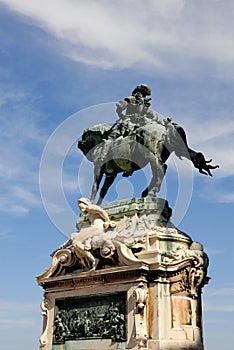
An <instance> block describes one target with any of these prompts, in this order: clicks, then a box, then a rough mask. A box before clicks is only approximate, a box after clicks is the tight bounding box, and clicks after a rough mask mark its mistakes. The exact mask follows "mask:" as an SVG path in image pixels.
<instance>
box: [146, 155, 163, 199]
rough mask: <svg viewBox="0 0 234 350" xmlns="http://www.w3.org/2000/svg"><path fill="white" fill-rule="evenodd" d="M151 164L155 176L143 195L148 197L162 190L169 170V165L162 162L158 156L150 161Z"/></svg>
mask: <svg viewBox="0 0 234 350" xmlns="http://www.w3.org/2000/svg"><path fill="white" fill-rule="evenodd" d="M150 166H151V170H152V175H153V177H152V180H151V181H150V184H149V186H148V187H147V188H146V189H145V190H144V191H143V192H142V194H141V196H142V197H146V196H148V194H152V195H153V196H155V194H156V193H157V192H159V191H160V188H161V184H162V181H163V178H164V176H165V173H166V170H167V165H166V164H164V163H162V162H160V161H159V160H158V158H157V157H155V158H154V159H153V160H151V161H150ZM150 192H151V193H150Z"/></svg>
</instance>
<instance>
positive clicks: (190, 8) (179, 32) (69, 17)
mask: <svg viewBox="0 0 234 350" xmlns="http://www.w3.org/2000/svg"><path fill="white" fill-rule="evenodd" d="M0 2H1V3H3V4H6V6H8V7H9V8H11V9H13V10H15V11H17V12H19V13H21V14H22V15H25V16H27V17H28V18H30V19H31V20H33V21H34V23H36V24H37V25H38V26H40V27H41V28H42V29H43V30H45V31H47V32H49V33H51V34H52V35H53V36H55V37H56V38H58V39H59V41H60V44H61V45H60V50H61V49H62V50H63V53H64V54H65V55H67V56H69V57H70V58H72V59H74V60H76V61H79V62H83V63H85V64H89V65H94V66H98V67H101V68H118V69H119V68H129V67H133V66H134V67H136V66H137V67H138V68H140V69H141V70H142V69H146V70H147V69H148V68H149V67H151V68H152V67H154V68H155V69H160V71H163V72H164V74H165V73H166V72H168V73H170V74H171V73H180V72H181V71H182V70H183V72H184V73H185V72H187V74H190V75H192V74H194V73H195V74H196V72H197V71H198V70H200V69H204V68H205V69H210V71H211V74H216V75H217V76H222V77H223V76H226V77H228V78H229V79H230V77H234V64H233V62H234V48H233V35H234V28H233V25H232V20H233V18H232V14H233V9H234V4H233V2H232V1H229V0H228V1H225V2H223V1H213V0H208V1H203V0H199V1H196V2H190V1H186V0H158V1H157V2H155V1H154V0H148V1H147V2H142V1H140V0H137V1H126V0H120V1H118V2H110V1H108V0H103V1H99V2H97V1H94V0H93V1H92V0H91V1H88V2H87V1H77V2H74V1H71V0H51V1H50V2H48V1H46V0H41V1H40V3H39V2H38V1H37V0H31V1H27V0H21V1H18V0H1V1H0ZM191 63H193V71H191V70H190V69H185V68H186V67H187V68H189V66H188V65H191ZM200 67H201V68H200Z"/></svg>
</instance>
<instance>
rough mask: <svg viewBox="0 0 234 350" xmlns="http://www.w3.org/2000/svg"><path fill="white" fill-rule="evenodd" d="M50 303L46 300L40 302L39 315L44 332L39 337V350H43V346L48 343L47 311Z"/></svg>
mask: <svg viewBox="0 0 234 350" xmlns="http://www.w3.org/2000/svg"><path fill="white" fill-rule="evenodd" d="M49 305H50V301H49V300H48V299H44V300H42V302H41V315H42V316H43V317H44V330H43V333H42V335H41V337H40V349H43V347H44V346H46V344H47V343H48V336H47V333H48V309H49Z"/></svg>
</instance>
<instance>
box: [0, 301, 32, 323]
mask: <svg viewBox="0 0 234 350" xmlns="http://www.w3.org/2000/svg"><path fill="white" fill-rule="evenodd" d="M0 312H1V317H0V329H10V328H28V327H32V326H35V324H36V319H35V315H36V314H37V313H38V305H36V304H32V303H25V302H22V303H20V302H16V301H10V300H2V299H1V300H0Z"/></svg>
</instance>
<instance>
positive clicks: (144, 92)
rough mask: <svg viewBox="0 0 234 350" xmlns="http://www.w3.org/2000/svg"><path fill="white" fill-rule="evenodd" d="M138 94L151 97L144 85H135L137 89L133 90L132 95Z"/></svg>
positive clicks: (147, 87)
mask: <svg viewBox="0 0 234 350" xmlns="http://www.w3.org/2000/svg"><path fill="white" fill-rule="evenodd" d="M138 92H140V93H141V94H142V95H143V96H150V95H151V89H150V87H149V86H148V85H146V84H140V85H137V87H136V88H135V89H134V90H133V92H132V95H135V94H137V93H138Z"/></svg>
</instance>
